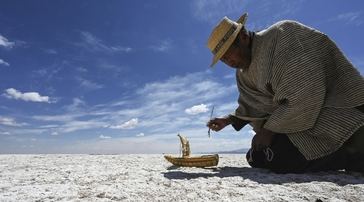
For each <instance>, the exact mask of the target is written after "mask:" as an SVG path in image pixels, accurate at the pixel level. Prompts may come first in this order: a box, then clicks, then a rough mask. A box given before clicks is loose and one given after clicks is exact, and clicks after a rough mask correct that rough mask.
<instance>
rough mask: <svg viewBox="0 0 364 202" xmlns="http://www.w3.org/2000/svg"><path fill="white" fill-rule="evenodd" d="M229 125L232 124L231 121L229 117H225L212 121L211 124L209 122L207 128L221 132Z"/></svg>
mask: <svg viewBox="0 0 364 202" xmlns="http://www.w3.org/2000/svg"><path fill="white" fill-rule="evenodd" d="M229 124H231V122H230V119H229V118H228V117H223V118H213V119H211V120H210V121H209V122H207V124H206V126H207V127H209V128H210V129H211V130H213V131H220V130H221V129H223V128H225V127H226V126H227V125H229Z"/></svg>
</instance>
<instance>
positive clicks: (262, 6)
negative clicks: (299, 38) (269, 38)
mask: <svg viewBox="0 0 364 202" xmlns="http://www.w3.org/2000/svg"><path fill="white" fill-rule="evenodd" d="M303 3H304V1H303V0H296V1H290V0H276V1H271V0H229V1H226V0H214V1H210V0H195V1H192V4H191V9H192V13H193V15H194V17H195V18H196V19H197V20H200V21H203V22H208V23H209V24H211V25H216V24H217V23H218V22H219V21H220V20H221V19H222V18H223V17H224V16H228V17H229V18H230V19H232V20H237V19H238V18H239V17H240V16H241V15H242V14H243V13H244V12H249V18H248V21H247V27H249V28H252V29H253V30H260V29H262V28H265V27H267V26H269V25H271V24H272V23H274V22H276V21H278V20H283V19H284V18H287V17H291V16H292V15H293V14H294V13H296V12H297V11H298V10H299V9H301V7H302V6H301V5H302V4H303ZM211 29H212V27H211Z"/></svg>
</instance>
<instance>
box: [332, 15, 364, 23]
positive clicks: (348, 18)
mask: <svg viewBox="0 0 364 202" xmlns="http://www.w3.org/2000/svg"><path fill="white" fill-rule="evenodd" d="M361 16H362V13H361V12H347V13H341V14H339V15H338V16H336V17H334V18H331V19H330V20H329V21H330V22H332V21H340V22H343V23H344V24H348V25H355V26H360V25H362V24H363V22H364V20H363V18H362V17H361Z"/></svg>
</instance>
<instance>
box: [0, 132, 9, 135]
mask: <svg viewBox="0 0 364 202" xmlns="http://www.w3.org/2000/svg"><path fill="white" fill-rule="evenodd" d="M0 135H11V133H10V132H8V131H0Z"/></svg>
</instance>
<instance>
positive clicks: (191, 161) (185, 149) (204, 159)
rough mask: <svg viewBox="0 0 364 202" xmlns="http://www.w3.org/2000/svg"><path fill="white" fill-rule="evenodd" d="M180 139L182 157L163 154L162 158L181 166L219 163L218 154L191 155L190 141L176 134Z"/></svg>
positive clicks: (208, 165)
mask: <svg viewBox="0 0 364 202" xmlns="http://www.w3.org/2000/svg"><path fill="white" fill-rule="evenodd" d="M178 137H179V138H180V141H181V147H182V157H173V156H170V155H165V156H164V158H165V159H166V160H167V161H169V162H171V163H172V164H173V165H175V166H182V167H211V166H216V165H217V164H218V163H219V155H218V154H213V155H202V156H194V157H191V156H190V154H191V150H190V143H189V141H188V140H187V138H185V137H182V136H181V135H180V134H178Z"/></svg>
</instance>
